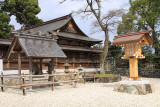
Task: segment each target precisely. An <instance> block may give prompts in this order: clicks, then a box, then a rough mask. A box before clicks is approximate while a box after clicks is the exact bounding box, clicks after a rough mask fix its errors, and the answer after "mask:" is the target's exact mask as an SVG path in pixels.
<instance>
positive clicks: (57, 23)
mask: <svg viewBox="0 0 160 107" xmlns="http://www.w3.org/2000/svg"><path fill="white" fill-rule="evenodd" d="M69 23H71V24H72V25H73V26H74V29H75V30H76V32H78V33H75V32H67V31H65V29H66V28H67V27H68V25H69ZM57 31H59V32H58V33H57V35H58V37H64V36H65V37H66V36H68V38H73V39H78V40H84V41H91V42H102V40H98V39H93V38H90V37H88V36H87V35H86V34H85V33H83V32H82V30H81V29H80V28H79V27H78V26H77V24H76V23H75V21H74V19H73V18H72V15H71V14H69V15H66V16H63V17H60V18H57V19H53V20H50V21H47V22H44V23H42V24H37V25H34V26H31V27H27V28H25V29H24V31H23V33H25V34H33V35H36V34H38V33H40V35H44V36H45V35H46V34H47V33H49V34H53V33H54V32H57ZM64 32H65V33H67V35H66V34H65V35H64V34H62V33H64ZM73 35H76V36H78V38H77V37H76V38H75V37H73Z"/></svg>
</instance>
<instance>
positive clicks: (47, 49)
mask: <svg viewBox="0 0 160 107" xmlns="http://www.w3.org/2000/svg"><path fill="white" fill-rule="evenodd" d="M18 39H19V42H20V45H21V47H22V49H23V50H24V51H25V53H26V55H27V56H31V57H49V58H50V57H66V55H65V54H64V53H63V51H62V49H61V48H60V47H59V46H58V44H57V43H56V42H54V41H52V40H50V41H47V40H40V39H31V38H18Z"/></svg>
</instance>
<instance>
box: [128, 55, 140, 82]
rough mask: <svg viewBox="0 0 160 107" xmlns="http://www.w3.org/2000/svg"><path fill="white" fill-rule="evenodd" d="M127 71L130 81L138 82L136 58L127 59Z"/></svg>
mask: <svg viewBox="0 0 160 107" xmlns="http://www.w3.org/2000/svg"><path fill="white" fill-rule="evenodd" d="M129 70H130V78H131V79H132V80H139V78H138V59H137V58H129Z"/></svg>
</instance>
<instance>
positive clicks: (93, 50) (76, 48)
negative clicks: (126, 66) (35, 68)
mask: <svg viewBox="0 0 160 107" xmlns="http://www.w3.org/2000/svg"><path fill="white" fill-rule="evenodd" d="M60 47H61V49H62V50H74V51H86V52H97V53H102V52H103V51H102V50H100V49H92V48H83V47H76V46H64V45H60Z"/></svg>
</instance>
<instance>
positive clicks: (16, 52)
mask: <svg viewBox="0 0 160 107" xmlns="http://www.w3.org/2000/svg"><path fill="white" fill-rule="evenodd" d="M11 53H15V54H20V53H24V51H12V52H11Z"/></svg>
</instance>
